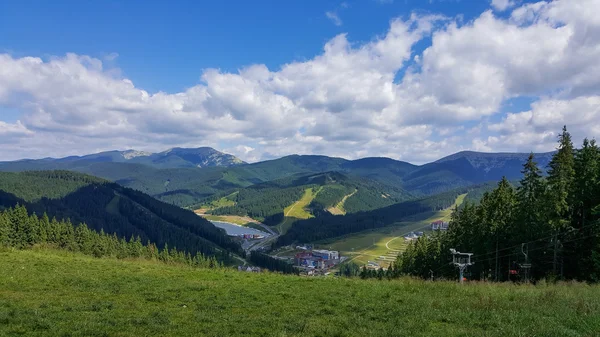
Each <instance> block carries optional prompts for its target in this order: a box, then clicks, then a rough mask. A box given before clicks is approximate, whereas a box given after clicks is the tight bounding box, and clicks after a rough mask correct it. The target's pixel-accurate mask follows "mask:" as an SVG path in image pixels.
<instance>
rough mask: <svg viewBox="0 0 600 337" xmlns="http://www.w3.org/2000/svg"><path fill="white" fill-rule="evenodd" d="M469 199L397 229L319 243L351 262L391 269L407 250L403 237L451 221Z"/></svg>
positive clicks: (395, 225)
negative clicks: (395, 258)
mask: <svg viewBox="0 0 600 337" xmlns="http://www.w3.org/2000/svg"><path fill="white" fill-rule="evenodd" d="M465 197H466V194H461V195H459V196H458V197H457V198H456V201H455V202H454V204H453V205H452V206H451V207H449V208H447V209H444V210H441V211H437V212H426V213H421V214H417V215H415V216H412V217H409V218H407V219H406V221H403V222H399V223H396V224H394V225H393V226H388V227H383V228H378V229H375V230H372V231H365V232H359V233H354V234H350V235H346V236H343V237H338V238H334V239H331V240H326V241H321V242H318V243H317V246H318V247H322V248H328V249H333V250H339V251H340V252H341V254H342V255H343V256H348V257H349V258H350V259H351V261H353V262H356V263H358V264H366V263H367V262H368V261H375V262H378V263H379V265H380V266H382V267H387V266H389V262H391V260H392V259H393V257H395V256H397V254H398V252H401V251H403V250H404V249H405V248H406V245H407V243H406V242H405V240H404V238H403V236H405V235H406V234H408V233H410V232H414V231H423V230H426V229H427V228H429V225H430V224H431V222H433V221H436V220H444V221H448V220H450V215H451V214H452V210H453V209H454V207H455V206H458V205H460V204H461V203H462V202H463V201H464V199H465ZM380 256H386V258H385V259H383V260H380V259H379V257H380Z"/></svg>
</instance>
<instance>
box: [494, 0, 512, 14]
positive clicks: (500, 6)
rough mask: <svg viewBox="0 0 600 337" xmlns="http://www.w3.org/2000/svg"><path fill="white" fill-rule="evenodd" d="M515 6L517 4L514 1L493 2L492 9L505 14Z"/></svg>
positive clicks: (499, 0) (498, 0) (495, 0)
mask: <svg viewBox="0 0 600 337" xmlns="http://www.w3.org/2000/svg"><path fill="white" fill-rule="evenodd" d="M514 5H515V2H514V1H512V0H492V7H494V8H495V9H496V10H498V11H500V12H503V11H505V10H507V9H509V8H511V7H513V6H514Z"/></svg>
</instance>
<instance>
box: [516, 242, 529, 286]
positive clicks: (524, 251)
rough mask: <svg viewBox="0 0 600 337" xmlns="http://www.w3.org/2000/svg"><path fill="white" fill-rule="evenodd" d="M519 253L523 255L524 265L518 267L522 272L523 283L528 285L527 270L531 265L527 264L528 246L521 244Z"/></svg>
mask: <svg viewBox="0 0 600 337" xmlns="http://www.w3.org/2000/svg"><path fill="white" fill-rule="evenodd" d="M521 253H523V255H525V263H522V264H520V265H519V267H520V268H521V269H522V270H523V274H524V275H523V276H524V279H525V283H529V270H530V269H531V263H529V255H528V253H529V245H528V244H526V243H522V244H521Z"/></svg>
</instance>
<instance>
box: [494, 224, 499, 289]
mask: <svg viewBox="0 0 600 337" xmlns="http://www.w3.org/2000/svg"><path fill="white" fill-rule="evenodd" d="M494 276H495V277H496V282H498V234H496V273H495V274H494Z"/></svg>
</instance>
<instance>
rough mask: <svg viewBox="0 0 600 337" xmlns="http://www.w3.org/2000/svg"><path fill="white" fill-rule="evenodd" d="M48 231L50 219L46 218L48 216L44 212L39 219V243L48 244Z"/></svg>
mask: <svg viewBox="0 0 600 337" xmlns="http://www.w3.org/2000/svg"><path fill="white" fill-rule="evenodd" d="M49 230H50V219H49V218H48V214H46V212H44V214H43V215H42V217H41V218H40V242H41V243H46V242H48V231H49Z"/></svg>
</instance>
